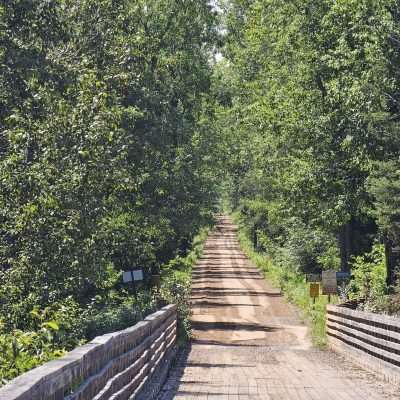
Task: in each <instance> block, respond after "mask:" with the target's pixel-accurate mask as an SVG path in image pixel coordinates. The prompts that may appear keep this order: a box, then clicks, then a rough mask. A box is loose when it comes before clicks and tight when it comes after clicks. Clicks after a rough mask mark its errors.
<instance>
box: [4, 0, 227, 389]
mask: <svg viewBox="0 0 400 400" xmlns="http://www.w3.org/2000/svg"><path fill="white" fill-rule="evenodd" d="M217 38H218V31H217V28H216V13H215V11H213V10H212V8H211V7H210V6H209V5H208V2H207V1H205V0H204V1H195V2H181V1H170V0H161V1H159V0H157V1H147V0H139V1H132V0H123V1H118V2H115V1H108V0H83V1H76V0H51V1H48V0H15V1H6V2H2V3H1V5H0V384H1V383H4V382H5V381H6V380H9V379H11V378H13V377H14V376H16V375H18V374H20V373H22V372H24V371H26V370H28V369H30V368H32V367H34V366H36V365H38V364H41V363H43V362H45V361H47V360H48V359H51V358H54V357H57V356H59V355H61V354H63V353H64V352H65V351H68V350H69V349H71V348H73V347H75V346H76V345H79V344H80V343H82V342H85V341H88V340H90V339H92V338H93V337H95V336H96V335H101V334H103V333H105V332H111V331H115V330H119V329H123V328H125V327H127V326H129V325H132V324H134V323H135V322H136V321H138V320H140V319H142V318H143V317H144V316H145V315H147V314H148V313H150V312H152V311H154V310H156V309H157V308H158V307H159V306H160V305H162V304H164V303H165V302H166V301H175V300H176V301H177V302H178V304H179V310H180V313H181V315H180V320H181V321H182V323H181V324H180V326H181V325H182V329H181V330H182V332H183V333H184V332H186V334H188V331H189V328H188V326H187V313H188V306H187V298H186V297H187V292H188V285H189V273H190V263H191V261H192V260H193V259H194V257H195V252H196V251H198V250H197V249H198V245H197V244H196V243H195V245H194V250H192V252H191V243H192V242H193V239H194V237H195V235H196V234H198V232H200V231H201V230H202V229H203V228H204V227H206V226H208V225H210V224H211V223H212V214H213V212H214V210H215V204H216V198H217V189H218V188H217V184H216V183H217V182H218V180H219V177H218V171H219V170H220V169H221V168H216V166H217V165H218V164H217V157H216V152H217V147H218V146H217V144H216V142H217V141H218V136H217V135H216V134H215V133H214V132H213V131H212V129H211V125H212V122H213V118H214V117H213V115H214V110H213V106H212V105H213V100H212V96H211V90H210V89H211V76H212V68H211V64H210V62H209V61H210V57H211V54H212V51H213V49H214V46H215V43H216V40H217ZM188 254H189V256H188ZM135 268H141V269H142V270H143V272H144V277H145V279H144V281H143V282H142V283H139V284H138V285H137V296H136V297H135V291H134V290H133V288H132V285H126V284H123V283H122V271H124V270H131V269H135ZM157 276H161V298H160V296H158V295H157V294H156V292H157V290H156V287H155V286H156V285H155V284H154V282H155V280H154V278H155V277H157ZM181 289H182V290H181Z"/></svg>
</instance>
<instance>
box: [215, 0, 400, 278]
mask: <svg viewBox="0 0 400 400" xmlns="http://www.w3.org/2000/svg"><path fill="white" fill-rule="evenodd" d="M221 7H222V8H223V10H224V12H223V16H222V19H223V25H224V28H225V35H224V46H223V49H222V50H221V52H222V54H223V56H224V58H223V59H222V61H221V62H219V63H218V64H217V65H216V67H215V71H214V76H213V81H212V82H213V91H214V93H215V96H216V99H217V104H216V115H217V123H216V129H217V130H218V132H219V134H220V137H221V138H223V141H224V145H225V149H226V150H225V153H224V159H225V165H226V172H227V173H226V175H227V177H226V182H225V184H224V188H225V189H226V192H227V193H226V194H225V204H227V203H229V206H228V207H232V208H233V209H234V210H240V211H241V212H242V215H243V216H244V217H245V218H246V220H247V225H248V227H249V231H250V234H251V236H252V239H253V241H254V239H257V243H256V244H257V249H258V250H260V251H266V252H268V254H269V255H270V256H271V257H273V259H274V263H275V264H277V265H285V267H290V268H291V269H292V270H293V271H296V270H301V271H303V272H313V271H320V270H322V269H326V268H334V269H338V268H340V267H342V268H344V269H346V268H347V267H348V266H349V261H350V260H351V257H352V256H357V255H361V254H363V253H368V252H369V251H370V250H371V247H372V244H373V242H374V239H379V240H380V241H381V242H385V244H386V245H387V246H388V247H392V248H394V247H395V246H397V244H398V240H399V237H400V236H399V234H398V228H399V227H398V225H399V218H398V212H399V193H398V192H399V190H398V188H399V182H400V180H399V176H398V175H399V174H398V169H399V168H398V159H399V151H400V142H399V135H398V118H399V110H400V109H399V104H400V103H399V86H400V79H399V78H400V75H399V71H398V68H397V66H398V62H399V60H400V52H399V46H398V43H399V37H400V34H399V33H400V29H399V28H400V19H399V12H398V3H397V2H396V1H392V0H382V1H369V0H360V1H339V2H338V1H330V0H322V1H318V2H316V1H312V0H307V1H297V0H295V1H289V2H288V1H283V0H251V1H247V0H246V1H245V0H230V1H221ZM378 231H379V235H378V234H377V233H378ZM388 254H389V253H388ZM389 264H390V263H388V267H389V268H391V265H389Z"/></svg>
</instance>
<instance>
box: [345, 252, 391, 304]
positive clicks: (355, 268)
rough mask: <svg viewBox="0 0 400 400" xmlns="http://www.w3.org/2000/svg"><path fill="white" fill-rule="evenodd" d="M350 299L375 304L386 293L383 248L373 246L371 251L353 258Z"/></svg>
mask: <svg viewBox="0 0 400 400" xmlns="http://www.w3.org/2000/svg"><path fill="white" fill-rule="evenodd" d="M352 277H353V279H352V281H351V284H350V288H351V292H350V293H351V297H353V298H357V297H362V298H364V299H365V300H366V301H367V302H376V301H377V300H378V299H379V298H382V297H384V296H385V294H386V293H387V286H386V264H385V248H384V246H383V245H378V244H376V245H374V247H373V249H372V251H371V252H370V253H368V254H365V255H363V256H358V257H355V258H354V261H353V263H352Z"/></svg>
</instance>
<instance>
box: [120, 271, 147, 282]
mask: <svg viewBox="0 0 400 400" xmlns="http://www.w3.org/2000/svg"><path fill="white" fill-rule="evenodd" d="M122 279H123V281H124V282H125V283H127V282H132V281H142V280H143V271H142V270H141V269H138V270H136V271H124V273H123V275H122Z"/></svg>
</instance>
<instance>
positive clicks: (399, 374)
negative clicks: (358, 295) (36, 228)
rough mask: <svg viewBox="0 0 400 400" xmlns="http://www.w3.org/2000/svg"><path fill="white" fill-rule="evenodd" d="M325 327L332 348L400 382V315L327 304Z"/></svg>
mask: <svg viewBox="0 0 400 400" xmlns="http://www.w3.org/2000/svg"><path fill="white" fill-rule="evenodd" d="M326 331H327V335H328V341H329V345H330V347H331V348H332V349H333V350H335V351H337V352H339V353H342V354H343V355H345V356H346V357H350V358H352V360H353V361H355V362H356V363H358V364H359V365H361V366H363V367H364V368H367V369H369V370H371V371H373V372H375V373H378V374H380V375H382V377H384V378H385V379H386V380H388V381H390V382H393V383H395V384H400V318H396V317H392V316H388V315H382V314H373V313H368V312H364V311H357V310H352V309H350V308H346V307H345V306H332V305H328V306H327V319H326Z"/></svg>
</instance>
